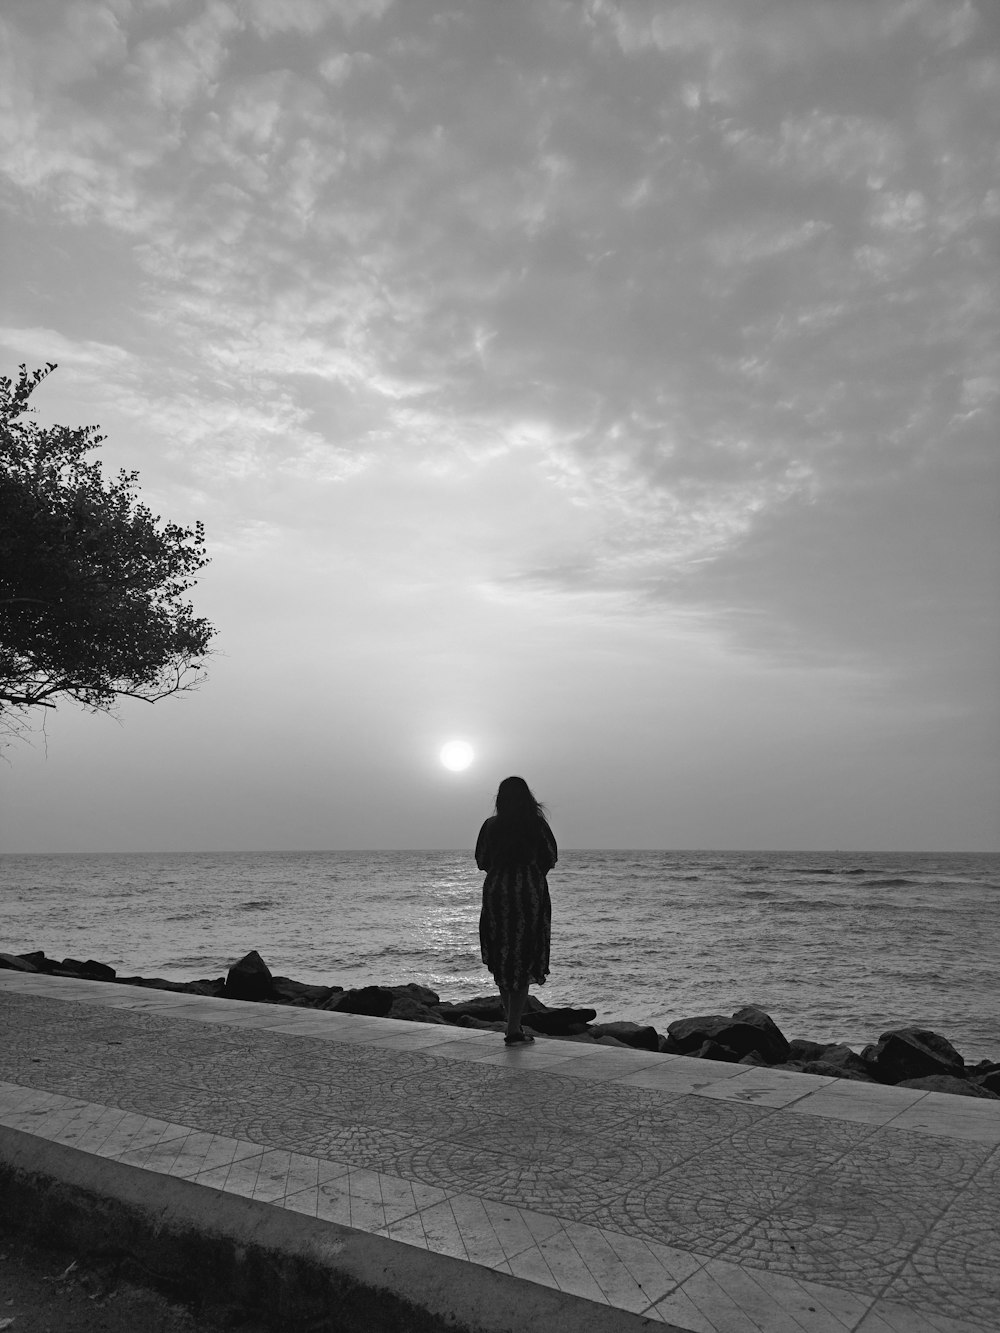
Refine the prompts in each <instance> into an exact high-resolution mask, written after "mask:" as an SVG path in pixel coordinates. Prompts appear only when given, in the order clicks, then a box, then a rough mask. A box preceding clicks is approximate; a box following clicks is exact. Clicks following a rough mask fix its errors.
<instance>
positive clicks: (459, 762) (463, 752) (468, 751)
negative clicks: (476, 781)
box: [439, 741, 476, 773]
mask: <svg viewBox="0 0 1000 1333" xmlns="http://www.w3.org/2000/svg"><path fill="white" fill-rule="evenodd" d="M475 757H476V756H475V752H474V751H473V749H472V746H471V745H469V744H467V742H465V741H449V742H448V744H447V745H442V747H441V754H440V756H439V758H440V760H441V762H442V764H444V766H445V768H450V769H451V771H452V772H453V773H461V771H462V769H463V768H468V767H469V765H470V764H471V763H472V761H473V759H475Z"/></svg>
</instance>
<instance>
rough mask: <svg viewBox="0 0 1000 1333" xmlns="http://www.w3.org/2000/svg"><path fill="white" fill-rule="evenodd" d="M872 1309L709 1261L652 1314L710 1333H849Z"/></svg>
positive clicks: (846, 1297) (827, 1290)
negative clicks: (757, 1332)
mask: <svg viewBox="0 0 1000 1333" xmlns="http://www.w3.org/2000/svg"><path fill="white" fill-rule="evenodd" d="M871 1304H872V1301H871V1300H870V1299H866V1298H860V1297H857V1296H854V1295H851V1294H850V1293H848V1292H844V1291H842V1290H840V1289H839V1288H836V1287H831V1286H824V1285H822V1284H819V1283H810V1282H800V1281H797V1280H795V1279H794V1278H790V1277H787V1276H784V1275H782V1274H776V1273H768V1272H763V1271H753V1270H749V1269H746V1268H741V1267H739V1266H738V1265H737V1264H733V1263H727V1262H725V1261H723V1260H719V1259H710V1260H709V1261H708V1262H707V1263H705V1264H704V1265H703V1266H702V1267H701V1268H699V1269H698V1271H697V1272H696V1273H695V1274H694V1275H693V1276H692V1277H690V1278H688V1279H687V1281H685V1282H684V1283H683V1284H682V1285H681V1287H680V1289H679V1291H677V1292H673V1293H671V1294H670V1295H668V1296H667V1297H666V1298H665V1299H664V1300H662V1301H660V1302H657V1305H656V1308H657V1310H658V1311H659V1312H660V1313H661V1314H662V1315H663V1316H664V1317H666V1318H672V1319H676V1320H677V1321H678V1322H680V1323H681V1324H682V1327H693V1328H700V1329H706V1330H711V1333H750V1330H760V1333H852V1331H853V1330H854V1329H856V1328H857V1327H858V1324H859V1322H860V1321H861V1319H862V1318H863V1316H864V1315H865V1313H866V1312H867V1310H868V1309H869V1308H870V1306H871ZM694 1312H697V1320H695V1318H694V1317H693V1315H694Z"/></svg>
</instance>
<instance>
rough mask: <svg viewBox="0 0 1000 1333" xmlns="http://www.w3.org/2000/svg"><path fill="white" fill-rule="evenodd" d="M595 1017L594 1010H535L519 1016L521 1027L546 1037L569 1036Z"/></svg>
mask: <svg viewBox="0 0 1000 1333" xmlns="http://www.w3.org/2000/svg"><path fill="white" fill-rule="evenodd" d="M596 1017H597V1010H596V1009H571V1008H566V1009H536V1010H535V1011H534V1012H533V1013H529V1012H528V1011H527V1010H526V1011H525V1012H524V1013H523V1014H522V1015H521V1026H522V1027H526V1028H531V1029H532V1030H533V1031H534V1032H542V1033H544V1034H545V1035H546V1036H547V1037H561V1036H569V1035H570V1034H571V1033H574V1032H579V1031H580V1030H581V1028H584V1027H586V1025H587V1024H588V1023H589V1022H590V1021H591V1019H594V1018H596Z"/></svg>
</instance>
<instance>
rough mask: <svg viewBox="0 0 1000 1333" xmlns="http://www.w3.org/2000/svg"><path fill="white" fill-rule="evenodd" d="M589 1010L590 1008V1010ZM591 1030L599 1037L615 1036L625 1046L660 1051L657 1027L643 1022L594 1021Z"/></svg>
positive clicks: (640, 1049)
mask: <svg viewBox="0 0 1000 1333" xmlns="http://www.w3.org/2000/svg"><path fill="white" fill-rule="evenodd" d="M588 1012H589V1010H588ZM590 1030H591V1032H592V1033H593V1034H594V1036H595V1037H597V1039H598V1040H600V1039H601V1037H614V1038H615V1039H616V1040H617V1041H620V1042H621V1043H622V1045H623V1046H634V1047H635V1048H636V1050H639V1051H658V1050H659V1049H660V1034H659V1033H658V1032H657V1030H656V1028H654V1027H650V1026H649V1025H648V1024H646V1025H643V1024H641V1023H593V1024H591V1028H590Z"/></svg>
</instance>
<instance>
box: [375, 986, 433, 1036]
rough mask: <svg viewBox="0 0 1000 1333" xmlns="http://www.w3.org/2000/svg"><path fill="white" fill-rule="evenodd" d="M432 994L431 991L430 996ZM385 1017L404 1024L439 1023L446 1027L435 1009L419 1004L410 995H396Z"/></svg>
mask: <svg viewBox="0 0 1000 1333" xmlns="http://www.w3.org/2000/svg"><path fill="white" fill-rule="evenodd" d="M386 989H388V990H391V991H394V990H396V989H398V988H397V987H396V986H388V987H387V988H386ZM433 993H434V992H433V991H431V994H432V995H433ZM387 1017H388V1018H399V1019H402V1020H403V1022H405V1023H439V1024H440V1025H441V1026H442V1027H445V1026H446V1024H445V1021H444V1019H443V1018H442V1017H441V1015H440V1014H439V1013H438V1012H437V1010H436V1009H432V1008H431V1006H430V1005H429V1004H421V1003H420V1001H419V1000H417V999H414V997H413V996H412V995H397V996H396V997H395V999H394V1000H393V1002H392V1007H391V1009H390V1010H389V1012H388V1014H387Z"/></svg>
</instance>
